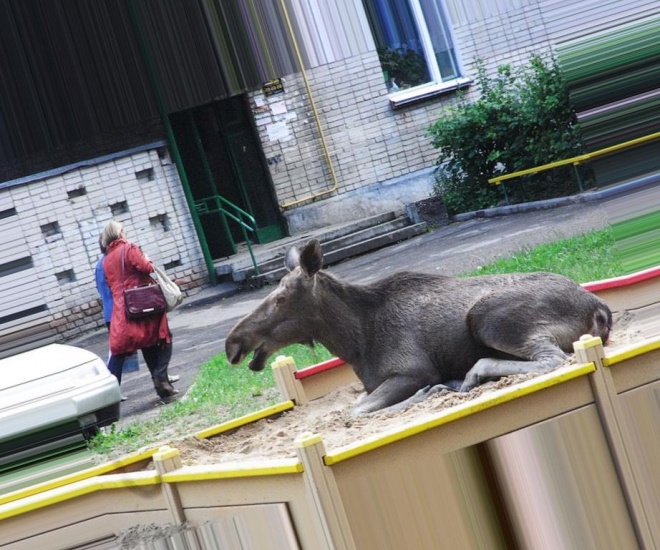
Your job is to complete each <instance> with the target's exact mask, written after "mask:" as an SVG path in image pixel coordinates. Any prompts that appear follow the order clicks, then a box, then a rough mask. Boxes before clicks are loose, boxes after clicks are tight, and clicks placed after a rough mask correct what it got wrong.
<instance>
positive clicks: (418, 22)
mask: <svg viewBox="0 0 660 550" xmlns="http://www.w3.org/2000/svg"><path fill="white" fill-rule="evenodd" d="M404 1H406V2H408V5H409V6H410V10H411V12H412V15H413V18H414V21H413V22H414V24H415V26H416V27H417V31H418V33H419V38H420V41H421V43H422V48H423V51H424V61H425V62H426V67H427V70H428V72H429V77H430V81H429V82H427V83H424V84H420V85H418V86H413V87H411V88H408V89H405V90H397V91H394V92H388V97H389V100H390V104H391V105H392V107H393V108H397V107H403V106H405V105H410V104H411V103H416V102H418V101H424V100H427V99H429V98H432V97H435V96H438V95H443V94H446V93H450V92H453V91H456V90H458V89H462V88H466V87H468V86H470V85H471V84H472V80H471V79H470V78H467V77H465V76H463V75H464V73H465V71H464V67H463V64H462V62H461V59H460V55H459V53H458V50H457V47H456V40H455V37H454V32H453V29H452V28H451V25H450V24H449V23H450V21H449V16H448V12H447V6H446V4H445V1H444V0H435V2H437V3H438V5H439V7H440V9H441V10H442V12H443V14H444V18H445V20H446V21H447V22H448V24H447V28H445V29H444V30H445V32H446V33H447V37H448V38H449V40H450V41H451V45H452V48H453V56H454V62H455V63H456V70H457V72H458V74H459V76H457V77H455V78H452V79H449V80H443V79H442V75H441V73H440V66H439V64H438V61H437V59H436V57H435V50H434V48H433V41H432V40H431V33H430V32H429V28H428V25H427V23H426V18H425V17H424V11H423V10H422V5H421V3H420V0H404Z"/></svg>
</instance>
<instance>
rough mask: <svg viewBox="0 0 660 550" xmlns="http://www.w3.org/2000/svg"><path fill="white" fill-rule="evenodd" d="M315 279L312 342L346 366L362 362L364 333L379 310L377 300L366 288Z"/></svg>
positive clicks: (324, 277)
mask: <svg viewBox="0 0 660 550" xmlns="http://www.w3.org/2000/svg"><path fill="white" fill-rule="evenodd" d="M316 277H317V281H316V288H315V290H314V293H315V298H316V303H317V316H316V318H315V321H316V322H315V323H314V325H315V326H314V329H315V330H314V333H315V334H314V340H316V341H318V342H320V343H321V344H323V345H324V346H325V347H326V348H328V350H329V351H330V352H331V353H333V354H335V355H337V356H338V357H341V358H342V359H344V360H346V361H348V362H351V363H359V362H361V358H362V357H364V352H365V345H366V341H367V338H366V334H367V330H365V329H366V328H367V326H368V324H369V319H370V318H371V317H372V316H373V312H374V311H375V309H376V308H377V307H378V299H377V297H376V296H375V295H374V293H373V291H371V290H370V289H369V287H367V286H362V285H353V284H350V283H347V282H345V281H340V280H339V279H337V278H335V277H334V276H332V275H330V274H328V273H325V272H320V273H318V274H317V275H316Z"/></svg>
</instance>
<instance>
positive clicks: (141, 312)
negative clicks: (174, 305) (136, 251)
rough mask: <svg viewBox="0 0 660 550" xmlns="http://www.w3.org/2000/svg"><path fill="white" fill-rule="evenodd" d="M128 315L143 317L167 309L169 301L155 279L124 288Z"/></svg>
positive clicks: (122, 270)
mask: <svg viewBox="0 0 660 550" xmlns="http://www.w3.org/2000/svg"><path fill="white" fill-rule="evenodd" d="M124 250H125V248H124V249H122V251H121V278H122V281H123V280H124ZM124 305H125V307H126V317H128V318H129V319H142V318H144V317H150V316H152V315H157V314H160V313H163V312H165V311H167V302H166V301H165V296H164V295H163V291H162V290H161V289H160V286H158V283H156V282H155V281H154V282H153V283H151V284H150V283H147V284H144V285H140V286H136V287H134V288H125V289H124Z"/></svg>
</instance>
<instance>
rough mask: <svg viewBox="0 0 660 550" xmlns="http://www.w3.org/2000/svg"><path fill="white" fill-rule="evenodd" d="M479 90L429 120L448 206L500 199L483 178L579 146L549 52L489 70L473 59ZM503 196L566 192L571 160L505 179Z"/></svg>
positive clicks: (472, 206)
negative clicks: (517, 64) (519, 63)
mask: <svg viewBox="0 0 660 550" xmlns="http://www.w3.org/2000/svg"><path fill="white" fill-rule="evenodd" d="M476 84H477V89H478V91H479V94H480V97H479V99H478V100H476V101H474V102H468V101H467V100H466V99H465V98H464V97H463V98H462V99H461V100H460V101H459V103H458V104H457V105H456V106H454V107H451V108H449V109H448V111H447V114H446V115H445V116H443V117H442V118H440V119H439V120H438V121H436V122H435V123H434V124H433V125H432V126H431V127H430V128H429V134H430V136H431V140H432V144H433V146H434V147H435V148H437V149H438V150H439V152H440V156H439V158H438V165H439V168H438V170H437V172H436V174H437V177H436V188H435V191H436V193H437V194H442V196H443V198H444V201H445V203H446V205H447V209H448V211H449V213H450V214H455V213H457V212H465V211H470V210H479V209H482V208H488V207H491V206H494V205H495V204H497V203H498V202H500V201H502V199H503V198H504V197H503V193H502V189H501V187H502V186H494V185H491V184H489V183H488V179H489V178H492V177H494V176H496V175H497V173H498V172H499V171H500V170H501V171H504V172H506V173H511V172H516V171H518V170H524V169H526V168H533V167H534V166H539V165H541V164H546V163H549V162H553V161H556V160H561V159H564V158H568V157H572V156H575V155H578V154H580V153H581V152H582V151H583V146H582V138H581V133H580V130H579V127H578V124H577V118H576V116H575V111H574V110H573V109H572V107H571V105H570V101H569V95H568V89H567V87H566V84H565V81H564V78H563V76H562V73H561V71H560V69H559V67H558V65H557V63H556V61H555V60H554V58H550V59H549V60H547V61H546V60H544V59H543V58H542V57H541V56H540V55H533V56H531V58H530V60H529V64H528V65H527V66H524V67H519V68H513V67H511V66H510V65H500V66H499V67H498V68H497V72H496V74H495V75H494V76H492V77H489V76H488V75H487V74H486V70H485V68H484V65H483V62H481V61H477V78H476ZM506 185H507V191H508V199H509V202H524V201H529V200H538V199H543V198H550V197H556V196H561V195H565V194H568V193H573V192H575V191H577V189H578V186H577V182H576V178H575V175H574V173H573V168H572V167H571V166H567V167H562V168H558V169H554V170H550V171H547V172H543V173H540V174H537V175H534V176H525V177H524V178H517V179H515V180H512V183H509V182H507V183H506Z"/></svg>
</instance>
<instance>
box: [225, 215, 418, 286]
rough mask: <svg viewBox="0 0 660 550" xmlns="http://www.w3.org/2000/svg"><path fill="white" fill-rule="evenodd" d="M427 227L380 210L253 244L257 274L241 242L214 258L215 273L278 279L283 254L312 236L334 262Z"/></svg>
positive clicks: (248, 280)
mask: <svg viewBox="0 0 660 550" xmlns="http://www.w3.org/2000/svg"><path fill="white" fill-rule="evenodd" d="M426 227H427V224H426V222H420V223H412V222H411V221H410V220H409V219H408V218H407V217H406V216H397V215H395V214H394V213H393V212H390V213H386V214H379V215H377V216H372V217H369V218H365V219H361V220H357V221H355V222H352V223H349V224H343V225H337V226H331V227H326V228H323V229H320V230H317V231H312V232H308V233H305V234H303V235H296V236H294V237H287V238H285V239H281V240H279V241H275V242H273V243H268V244H265V245H259V244H257V245H253V247H252V248H253V253H254V256H255V259H256V261H257V265H258V267H259V275H257V276H255V271H254V266H253V265H252V259H251V257H250V254H249V253H248V251H247V247H246V246H245V245H242V246H241V249H240V250H239V252H238V253H237V254H236V255H234V256H231V257H230V258H226V259H225V260H220V261H216V262H215V268H216V273H217V274H218V281H219V282H220V283H235V284H239V285H243V284H250V285H254V286H261V285H262V284H264V283H275V282H277V281H279V280H280V279H281V278H282V277H284V275H286V269H285V268H284V256H285V254H286V251H287V250H288V249H289V247H291V246H293V245H295V246H298V247H302V246H304V245H305V244H306V243H307V242H308V241H309V240H310V239H318V240H319V241H320V242H321V247H322V249H323V256H324V264H325V265H332V264H335V263H337V262H340V261H342V260H345V259H346V258H351V257H354V256H359V255H360V254H364V253H366V252H369V251H371V250H376V249H378V248H382V247H384V246H388V245H390V244H394V243H397V242H399V241H403V240H405V239H409V238H411V237H414V236H416V235H419V234H421V233H424V232H425V231H426Z"/></svg>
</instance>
